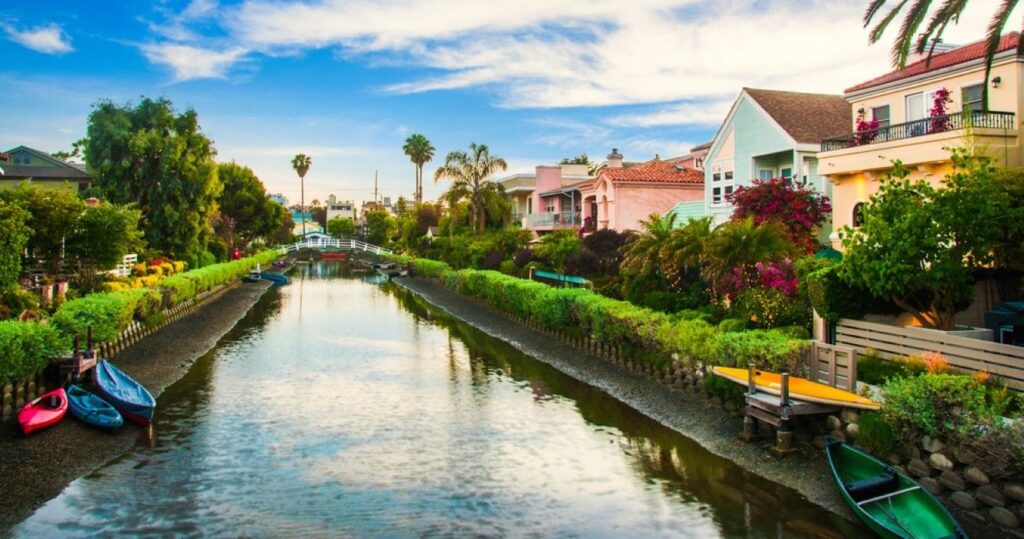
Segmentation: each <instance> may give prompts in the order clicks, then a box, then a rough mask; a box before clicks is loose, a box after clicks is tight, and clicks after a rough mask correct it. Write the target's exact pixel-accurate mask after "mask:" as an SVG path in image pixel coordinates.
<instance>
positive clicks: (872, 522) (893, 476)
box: [825, 437, 967, 539]
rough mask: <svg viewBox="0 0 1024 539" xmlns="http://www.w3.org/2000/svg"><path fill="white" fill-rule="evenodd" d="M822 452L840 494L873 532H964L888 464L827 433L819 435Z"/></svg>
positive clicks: (934, 536) (934, 537) (932, 535)
mask: <svg viewBox="0 0 1024 539" xmlns="http://www.w3.org/2000/svg"><path fill="white" fill-rule="evenodd" d="M825 455H826V456H827V457H828V465H829V467H831V468H832V475H833V476H834V477H835V480H836V483H838V484H839V491H840V492H842V494H843V499H845V500H846V503H848V504H850V508H851V509H853V512H854V514H856V515H857V518H859V519H861V520H862V521H863V522H864V524H867V526H868V527H869V528H871V530H872V531H874V532H875V533H877V534H878V535H879V536H881V537H905V538H908V539H909V538H917V539H924V538H928V539H939V538H947V537H948V538H951V539H953V538H966V537H967V534H966V533H964V530H963V529H962V528H961V527H960V525H959V524H957V522H956V520H954V519H953V517H952V516H951V515H950V514H949V512H948V511H946V508H945V507H942V504H941V503H939V501H938V500H936V499H935V497H934V496H932V495H931V493H929V492H928V491H927V490H925V489H923V488H921V486H920V485H918V484H917V483H916V482H915V481H914V480H912V479H910V478H909V477H907V476H905V475H903V474H901V473H898V472H897V471H896V470H894V469H893V468H892V467H891V466H889V465H887V464H885V463H884V462H882V461H880V460H878V459H876V458H875V457H873V456H871V455H869V454H868V453H865V452H864V451H861V450H860V449H857V448H856V447H853V446H851V445H849V444H846V443H844V442H842V441H839V440H836V439H833V438H830V437H826V438H825Z"/></svg>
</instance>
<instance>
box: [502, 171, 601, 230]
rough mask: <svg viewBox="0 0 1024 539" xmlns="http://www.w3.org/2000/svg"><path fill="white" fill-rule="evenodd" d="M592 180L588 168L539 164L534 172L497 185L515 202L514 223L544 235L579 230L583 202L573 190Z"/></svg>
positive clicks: (513, 206) (516, 176)
mask: <svg viewBox="0 0 1024 539" xmlns="http://www.w3.org/2000/svg"><path fill="white" fill-rule="evenodd" d="M593 178H594V177H593V176H591V175H590V174H589V173H588V172H587V165H540V166H537V167H536V169H535V171H534V172H532V173H521V174H513V175H511V176H508V177H506V178H503V179H501V180H498V183H499V184H501V186H502V187H504V189H505V195H506V196H508V199H509V201H510V202H511V203H512V220H513V221H514V222H517V223H520V225H521V226H522V227H523V228H524V229H525V230H531V231H533V232H535V233H536V234H538V235H543V234H546V233H548V232H551V231H553V230H562V229H573V228H579V226H580V224H581V223H582V221H581V220H580V204H581V202H582V201H581V200H580V199H579V198H578V193H577V192H576V191H575V189H574V187H575V186H576V185H579V184H580V183H583V182H586V181H588V180H592V179H593Z"/></svg>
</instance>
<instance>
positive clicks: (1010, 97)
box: [818, 33, 1024, 249]
mask: <svg viewBox="0 0 1024 539" xmlns="http://www.w3.org/2000/svg"><path fill="white" fill-rule="evenodd" d="M1019 40H1020V36H1019V35H1018V34H1016V33H1013V34H1009V35H1006V36H1004V37H1003V39H1002V41H1001V42H1000V46H999V49H998V51H999V52H998V53H997V54H996V57H995V61H994V63H993V65H992V72H991V74H990V75H989V77H988V79H987V80H986V78H985V64H984V60H985V43H984V42H978V43H972V44H970V45H966V46H963V47H958V48H953V49H950V50H947V51H945V52H941V53H940V52H937V53H935V54H934V55H933V56H932V58H931V60H930V62H929V61H928V60H927V59H923V58H922V59H920V60H918V61H916V62H913V63H911V64H909V65H908V66H907V67H906V69H903V70H900V71H893V72H891V73H887V74H885V75H882V76H880V77H877V78H874V79H871V80H869V81H867V82H863V83H861V84H858V85H856V86H853V87H851V88H849V89H847V90H846V92H845V98H846V101H847V102H849V103H850V107H851V109H852V111H853V118H854V121H853V124H852V125H851V126H850V132H849V133H847V134H845V135H842V136H839V137H833V138H829V139H826V140H824V141H822V143H821V152H820V153H819V154H818V170H819V172H820V173H821V174H822V175H824V176H825V177H826V178H828V180H829V181H830V182H831V183H832V223H833V230H834V231H838V230H839V229H841V228H842V227H844V226H856V225H857V222H856V217H855V216H856V213H857V212H858V211H859V209H858V205H859V204H862V203H864V202H866V201H868V200H869V199H870V198H871V195H873V194H874V193H875V192H877V191H878V188H879V179H880V178H881V177H882V176H884V175H885V174H886V173H887V172H888V171H890V170H891V169H892V162H893V161H894V160H897V159H898V160H900V161H902V162H903V164H904V165H906V166H907V167H909V168H910V169H911V178H913V179H918V178H924V179H927V180H928V181H929V182H931V183H933V184H935V185H938V184H939V183H940V181H941V180H942V179H943V178H944V177H945V175H946V174H947V173H948V172H949V171H950V169H951V162H950V149H951V148H955V147H958V146H966V145H970V146H972V147H974V148H976V149H980V150H981V151H984V152H985V153H986V154H987V155H988V156H990V157H992V158H993V159H994V162H995V164H996V165H998V166H1011V167H1012V166H1020V165H1021V164H1022V163H1024V154H1022V151H1021V145H1020V144H1021V141H1020V138H1021V137H1020V134H1021V120H1020V111H1021V110H1022V107H1024V63H1022V61H1024V57H1022V56H1021V55H1019V54H1018V53H1017V45H1018V42H1019ZM986 86H987V87H988V91H989V94H988V105H989V106H988V110H987V111H985V107H984V104H983V103H982V95H983V91H982V90H983V89H984V88H985V87H986ZM943 90H945V91H943ZM947 92H948V99H949V101H948V102H947V103H945V106H944V114H936V113H937V112H938V111H935V112H933V110H934V109H935V105H936V100H937V98H939V96H941V94H943V93H947ZM858 120H859V121H858ZM873 120H874V121H877V127H874V126H873V125H872V121H873ZM858 123H861V124H862V127H861V129H860V130H858V129H857V124H858ZM830 239H831V240H832V245H833V247H835V248H837V249H838V248H839V247H840V245H839V237H838V234H837V233H836V232H833V233H832V235H831V238H830Z"/></svg>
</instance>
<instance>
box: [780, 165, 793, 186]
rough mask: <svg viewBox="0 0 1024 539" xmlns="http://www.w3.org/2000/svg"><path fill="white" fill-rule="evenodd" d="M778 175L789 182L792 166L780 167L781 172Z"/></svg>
mask: <svg viewBox="0 0 1024 539" xmlns="http://www.w3.org/2000/svg"><path fill="white" fill-rule="evenodd" d="M779 176H781V177H782V179H783V180H785V181H786V183H789V182H790V181H792V179H793V168H792V167H786V168H784V169H782V172H780V173H779Z"/></svg>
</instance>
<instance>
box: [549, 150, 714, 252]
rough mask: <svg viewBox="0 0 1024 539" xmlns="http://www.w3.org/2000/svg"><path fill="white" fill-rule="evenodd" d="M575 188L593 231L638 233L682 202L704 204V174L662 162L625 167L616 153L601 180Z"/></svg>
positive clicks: (603, 171)
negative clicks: (643, 223)
mask: <svg viewBox="0 0 1024 539" xmlns="http://www.w3.org/2000/svg"><path fill="white" fill-rule="evenodd" d="M538 180H539V178H538ZM574 187H576V188H578V190H579V197H580V200H582V214H583V220H584V223H585V224H586V225H588V226H589V229H590V230H591V231H593V230H596V229H600V228H608V229H612V230H616V231H619V232H623V231H625V230H638V229H640V228H641V227H640V221H641V220H644V219H647V218H648V217H649V216H650V215H651V214H652V213H658V214H664V213H665V212H667V211H668V210H670V209H672V208H673V207H674V206H675V205H676V204H678V203H680V202H693V201H703V200H704V174H703V173H702V172H700V171H698V170H695V169H691V168H684V167H682V166H680V165H676V164H672V163H668V162H666V161H662V160H661V159H658V158H654V159H653V160H651V161H647V162H646V163H639V164H636V165H633V166H630V167H623V166H622V155H620V154H619V152H618V151H616V150H612V153H611V155H609V156H608V162H607V166H605V167H604V168H603V169H601V170H600V171H599V172H598V174H597V178H595V179H594V180H593V181H590V182H585V183H582V184H579V185H578V186H574ZM588 218H590V219H589V221H588Z"/></svg>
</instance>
